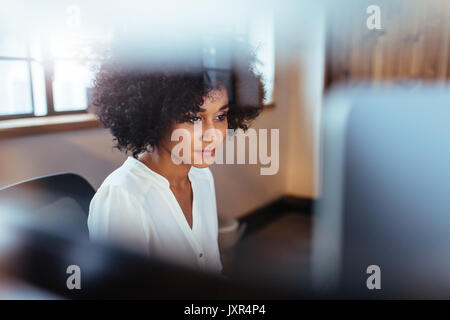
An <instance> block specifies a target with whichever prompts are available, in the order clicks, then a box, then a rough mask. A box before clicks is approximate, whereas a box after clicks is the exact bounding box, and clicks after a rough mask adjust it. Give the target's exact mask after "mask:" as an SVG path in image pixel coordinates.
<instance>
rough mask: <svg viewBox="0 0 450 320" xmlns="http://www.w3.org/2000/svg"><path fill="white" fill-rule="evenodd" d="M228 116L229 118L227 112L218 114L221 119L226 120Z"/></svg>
mask: <svg viewBox="0 0 450 320" xmlns="http://www.w3.org/2000/svg"><path fill="white" fill-rule="evenodd" d="M226 118H227V114H226V113H222V114H219V115H218V116H217V119H219V121H224V120H225V119H226Z"/></svg>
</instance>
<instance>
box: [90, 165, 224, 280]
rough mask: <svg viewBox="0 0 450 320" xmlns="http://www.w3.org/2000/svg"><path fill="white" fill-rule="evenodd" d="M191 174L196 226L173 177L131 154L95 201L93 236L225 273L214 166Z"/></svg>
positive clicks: (193, 213)
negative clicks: (175, 191) (180, 199)
mask: <svg viewBox="0 0 450 320" xmlns="http://www.w3.org/2000/svg"><path fill="white" fill-rule="evenodd" d="M188 176H189V180H190V181H191V185H192V191H193V205H192V219H193V222H192V224H193V227H192V229H191V227H190V226H189V224H188V222H187V220H186V218H185V216H184V214H183V211H182V210H181V207H180V205H179V204H178V201H177V200H176V198H175V196H174V194H173V193H172V190H171V189H170V188H169V185H170V184H169V181H168V180H167V179H166V178H165V177H163V176H162V175H160V174H158V173H156V172H155V171H153V170H151V169H150V168H148V167H147V166H146V165H145V164H143V163H142V162H140V161H139V160H137V159H135V158H133V157H128V158H127V159H126V161H125V162H124V163H123V165H122V166H121V167H119V168H118V169H116V170H115V171H114V172H112V173H111V174H110V175H109V176H108V177H107V178H106V179H105V181H103V183H102V185H101V186H100V188H99V189H98V190H97V193H96V194H95V196H94V197H93V199H92V201H91V204H90V208H89V218H88V227H89V236H90V239H91V240H100V241H112V242H114V243H115V244H117V245H122V246H125V247H127V248H128V249H132V250H135V251H138V252H140V253H143V254H146V255H152V256H155V257H158V258H161V259H164V260H168V261H170V262H172V263H177V264H182V265H184V266H188V267H191V268H195V269H200V270H202V271H212V272H218V273H220V272H221V271H222V263H221V261H220V254H219V246H218V222H217V207H216V195H215V188H214V179H213V176H212V173H211V171H210V170H209V168H204V169H199V168H195V167H191V169H190V171H189V174H188Z"/></svg>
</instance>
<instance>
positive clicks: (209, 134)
mask: <svg viewBox="0 0 450 320" xmlns="http://www.w3.org/2000/svg"><path fill="white" fill-rule="evenodd" d="M219 133H220V132H219V130H217V129H216V127H215V126H214V123H212V124H209V125H208V124H206V125H205V127H204V128H203V134H202V139H203V141H207V142H209V141H214V140H216V139H217V137H218V134H219Z"/></svg>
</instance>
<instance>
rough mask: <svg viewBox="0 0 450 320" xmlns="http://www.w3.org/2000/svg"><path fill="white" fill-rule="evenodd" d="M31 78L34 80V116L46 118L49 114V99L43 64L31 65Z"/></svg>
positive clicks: (35, 63) (34, 63)
mask: <svg viewBox="0 0 450 320" xmlns="http://www.w3.org/2000/svg"><path fill="white" fill-rule="evenodd" d="M31 78H32V79H33V98H34V115H35V116H45V115H46V114H47V97H46V92H45V75H44V67H43V66H42V64H40V63H37V62H32V63H31Z"/></svg>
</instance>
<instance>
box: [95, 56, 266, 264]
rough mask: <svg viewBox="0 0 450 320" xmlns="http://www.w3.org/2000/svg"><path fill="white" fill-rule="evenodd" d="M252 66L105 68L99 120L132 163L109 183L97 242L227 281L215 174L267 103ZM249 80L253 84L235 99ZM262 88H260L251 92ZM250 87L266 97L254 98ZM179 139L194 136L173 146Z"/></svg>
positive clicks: (100, 194)
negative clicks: (236, 135) (226, 144)
mask: <svg viewBox="0 0 450 320" xmlns="http://www.w3.org/2000/svg"><path fill="white" fill-rule="evenodd" d="M242 57H251V55H248V56H245V55H241V60H240V62H239V63H235V64H234V67H232V68H231V69H230V70H229V72H228V73H227V72H224V73H222V74H221V73H217V72H213V73H212V72H211V71H208V70H206V69H203V68H193V67H191V68H190V67H186V68H183V69H179V68H178V69H176V70H175V69H174V68H171V67H167V69H164V68H163V67H161V66H158V68H147V69H145V68H144V69H143V68H136V67H132V66H129V65H128V66H125V64H121V63H119V62H114V60H112V59H110V61H109V62H105V63H104V64H103V65H102V67H101V69H100V71H99V73H98V75H97V78H96V81H95V87H94V92H93V99H94V105H96V107H97V109H96V112H97V115H98V117H99V119H100V121H101V122H102V123H103V124H104V126H105V127H107V128H109V129H110V130H111V133H112V135H113V136H114V138H115V141H116V142H117V145H116V147H117V148H118V149H119V150H123V151H126V152H127V151H129V152H131V153H132V156H129V157H128V158H127V159H126V161H125V162H124V164H123V165H122V166H121V167H119V168H118V169H116V170H115V171H114V172H112V173H111V174H110V175H109V176H108V177H107V178H106V179H105V181H104V182H103V183H102V185H101V186H100V188H99V189H98V191H97V193H96V194H95V196H94V198H93V199H92V201H91V205H90V213H89V219H88V226H89V232H90V237H91V239H94V240H106V241H113V242H115V243H116V244H119V245H124V246H126V247H127V248H129V249H133V250H137V251H138V252H140V253H143V254H147V255H153V256H157V257H160V258H163V259H167V260H170V261H171V262H173V263H178V264H182V265H185V266H188V267H192V268H196V269H200V270H204V271H212V272H221V270H222V264H221V261H220V254H219V248H218V222H217V209H216V196H215V188H214V181H213V176H212V174H211V171H210V170H209V168H208V166H209V165H210V164H211V163H212V162H213V160H214V156H215V151H216V150H217V149H218V148H219V147H220V144H221V143H222V142H223V139H224V138H225V137H226V131H227V129H237V128H242V129H244V130H246V129H247V124H248V122H249V121H250V120H252V119H254V118H255V117H256V116H257V115H258V113H259V110H260V102H261V101H262V98H263V93H262V91H261V89H260V88H261V85H260V78H259V76H258V75H256V74H254V73H253V71H252V68H251V59H248V58H245V63H243V60H242ZM211 79H215V80H214V81H213V80H211ZM228 79H233V82H230V81H228ZM239 80H240V81H241V83H242V81H245V85H241V86H240V90H233V91H232V90H231V88H233V89H236V88H237V87H236V86H237V85H238V83H239ZM252 81H253V82H254V83H258V85H257V86H254V85H250V86H248V84H250V83H251V82H252ZM248 88H258V89H257V91H258V92H256V93H255V92H253V93H251V92H250V93H249V92H246V90H247V91H248V90H249V89H248ZM234 92H238V94H236V95H234V94H233V93H234ZM252 94H253V95H254V96H255V97H257V98H256V99H254V102H256V103H253V105H250V104H249V103H248V101H249V100H248V99H247V102H246V104H245V105H244V104H242V103H240V102H239V100H240V99H239V96H240V95H244V96H245V97H247V98H248V97H249V96H252ZM177 129H181V130H177ZM177 131H179V132H182V133H187V135H183V136H182V137H181V138H180V139H173V133H175V132H177ZM173 140H175V141H173ZM180 143H184V144H183V145H184V146H188V147H185V148H184V149H183V150H182V151H181V152H179V148H175V147H177V146H178V147H179V146H180ZM175 149H177V150H178V151H177V152H174V150H175Z"/></svg>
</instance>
